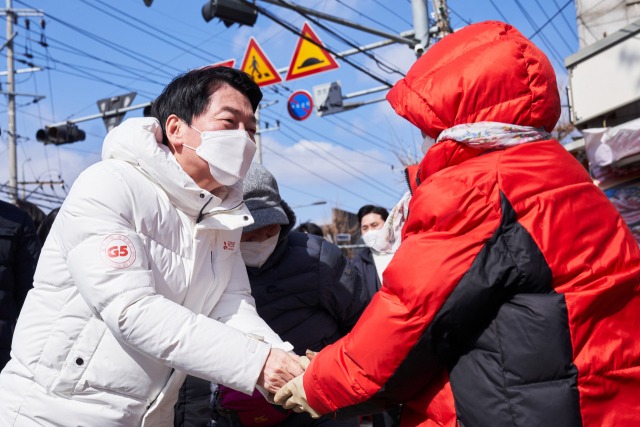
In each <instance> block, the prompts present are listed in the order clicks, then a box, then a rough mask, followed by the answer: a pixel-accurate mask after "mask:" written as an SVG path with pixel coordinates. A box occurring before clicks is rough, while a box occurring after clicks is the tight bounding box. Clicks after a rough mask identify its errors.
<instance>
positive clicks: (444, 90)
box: [387, 21, 560, 138]
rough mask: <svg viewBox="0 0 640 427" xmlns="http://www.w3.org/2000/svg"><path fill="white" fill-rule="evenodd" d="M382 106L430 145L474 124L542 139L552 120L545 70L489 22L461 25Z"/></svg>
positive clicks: (551, 91) (555, 112)
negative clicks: (511, 128)
mask: <svg viewBox="0 0 640 427" xmlns="http://www.w3.org/2000/svg"><path fill="white" fill-rule="evenodd" d="M387 100H388V101H389V102H390V103H391V106H392V107H393V108H394V109H395V111H396V113H398V114H399V115H400V116H402V117H404V118H406V119H407V120H409V121H410V122H411V123H413V124H414V125H415V126H417V127H418V128H419V129H421V130H423V131H424V132H426V133H427V134H428V135H429V136H430V137H432V138H437V137H438V135H440V132H442V131H443V130H445V129H448V128H450V127H453V126H455V125H459V124H464V123H477V122H482V121H491V122H500V123H509V124H515V125H521V126H534V127H544V128H545V129H546V130H547V131H549V132H550V131H551V130H552V129H553V127H554V126H555V124H556V122H557V121H558V118H559V117H560V95H559V93H558V87H557V84H556V77H555V72H554V71H553V67H552V66H551V63H550V62H549V60H548V59H547V57H546V56H545V54H544V53H542V51H541V50H540V49H538V48H537V47H536V46H535V45H534V44H533V43H532V42H531V41H529V40H528V39H527V38H525V37H524V36H523V35H522V34H521V33H520V32H519V31H518V30H516V29H515V28H513V27H512V26H510V25H507V24H505V23H502V22H496V21H487V22H482V23H478V24H474V25H469V26H468V27H465V28H464V29H462V30H460V31H457V32H456V33H454V34H451V35H448V36H446V37H445V38H443V39H442V40H441V41H439V42H438V43H436V44H435V45H434V46H433V47H431V48H430V49H429V50H428V51H427V52H426V53H425V54H424V55H423V56H422V57H421V58H420V59H418V61H416V63H415V64H414V65H413V67H411V70H409V73H408V74H407V76H406V77H405V78H404V79H402V80H400V81H399V82H398V83H396V85H395V86H394V87H393V88H392V89H391V91H390V92H389V94H388V95H387Z"/></svg>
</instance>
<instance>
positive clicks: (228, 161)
mask: <svg viewBox="0 0 640 427" xmlns="http://www.w3.org/2000/svg"><path fill="white" fill-rule="evenodd" d="M191 127H192V128H193V129H195V130H196V131H197V132H198V133H199V134H200V136H201V138H202V143H201V144H200V146H198V148H193V147H190V146H188V145H187V144H184V146H185V147H187V148H190V149H192V150H193V151H195V152H196V154H197V155H198V156H199V157H200V158H202V159H203V160H204V161H206V162H207V163H209V170H210V171H211V175H212V176H213V178H214V179H215V180H216V181H218V182H219V183H220V184H222V185H233V184H235V183H236V182H238V181H239V180H241V179H244V177H245V176H246V175H247V171H248V170H249V166H251V160H253V155H254V154H255V153H256V144H255V143H254V142H253V141H252V140H251V138H250V137H249V134H248V133H247V132H246V131H244V130H239V129H238V130H216V131H204V132H200V131H199V130H198V129H196V128H194V127H193V126H191Z"/></svg>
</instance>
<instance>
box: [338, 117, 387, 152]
mask: <svg viewBox="0 0 640 427" xmlns="http://www.w3.org/2000/svg"><path fill="white" fill-rule="evenodd" d="M327 119H335V120H338V121H341V122H342V123H344V124H346V125H347V126H351V127H353V128H355V129H357V130H359V131H360V132H362V133H364V134H365V135H367V136H369V137H371V138H374V139H376V140H378V137H377V136H376V135H373V134H370V133H369V132H367V131H366V130H364V129H362V128H361V127H358V126H356V125H354V124H353V123H349V122H347V121H346V120H344V119H342V118H340V117H337V116H334V117H330V118H327ZM333 125H334V126H337V127H339V128H341V129H344V130H346V131H348V132H351V133H352V134H353V135H355V136H357V137H358V138H360V139H362V140H363V141H367V142H368V143H369V144H372V145H375V146H376V147H380V148H382V149H383V150H386V151H389V152H391V150H390V149H389V147H385V146H384V145H382V144H379V143H377V142H373V141H371V140H369V139H366V138H363V137H362V135H358V134H357V133H355V132H353V131H351V130H350V129H348V128H345V127H344V126H341V125H339V124H337V123H334V124H333Z"/></svg>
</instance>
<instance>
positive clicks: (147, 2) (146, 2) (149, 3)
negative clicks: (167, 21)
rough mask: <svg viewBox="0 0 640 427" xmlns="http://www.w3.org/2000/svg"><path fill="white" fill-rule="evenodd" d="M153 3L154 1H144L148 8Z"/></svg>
mask: <svg viewBox="0 0 640 427" xmlns="http://www.w3.org/2000/svg"><path fill="white" fill-rule="evenodd" d="M151 3H153V0H144V4H146V5H147V7H150V6H151Z"/></svg>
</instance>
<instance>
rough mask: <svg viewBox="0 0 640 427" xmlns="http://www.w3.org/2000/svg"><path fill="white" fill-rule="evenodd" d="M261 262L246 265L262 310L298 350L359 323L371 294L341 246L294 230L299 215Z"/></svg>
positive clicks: (291, 218) (335, 336)
mask: <svg viewBox="0 0 640 427" xmlns="http://www.w3.org/2000/svg"><path fill="white" fill-rule="evenodd" d="M282 207H283V208H284V211H285V212H286V213H287V216H288V217H289V225H287V226H284V227H283V228H282V230H281V232H280V241H279V242H278V245H277V246H276V249H275V250H274V251H273V254H271V256H270V257H269V259H268V260H267V261H266V262H265V263H264V265H263V266H262V267H260V268H254V267H247V272H248V273H249V282H251V293H252V295H253V297H254V298H255V300H256V306H257V308H258V314H259V315H260V317H262V318H263V319H264V320H265V321H266V322H267V323H268V324H269V326H271V328H272V329H273V330H274V331H275V332H276V333H277V334H278V335H280V337H281V338H282V339H283V340H284V341H289V342H290V343H291V344H293V346H294V351H295V352H296V353H298V354H304V352H305V350H307V349H309V350H313V351H320V350H321V349H323V348H324V347H325V346H327V345H329V344H333V343H334V342H336V341H337V340H339V339H340V338H342V337H343V336H344V335H346V334H347V333H348V332H349V331H350V330H351V328H353V326H354V325H355V324H356V322H357V321H358V319H359V318H360V315H361V314H362V312H363V311H364V309H365V308H366V307H367V305H368V304H369V301H370V300H371V296H370V295H369V292H368V290H367V288H366V286H365V285H364V283H363V282H362V278H361V277H360V276H359V275H358V273H357V272H356V270H355V269H354V268H353V266H352V265H351V262H349V261H348V260H347V259H346V258H345V257H344V256H343V255H342V252H341V251H340V249H339V248H338V247H337V246H336V245H334V244H332V243H330V242H328V241H326V240H325V239H323V238H322V237H319V236H315V235H311V234H306V233H299V232H296V231H293V232H291V231H290V230H291V228H292V227H293V225H294V224H295V215H294V213H293V212H292V211H291V209H290V208H289V206H288V205H287V204H286V203H284V202H283V203H282Z"/></svg>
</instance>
